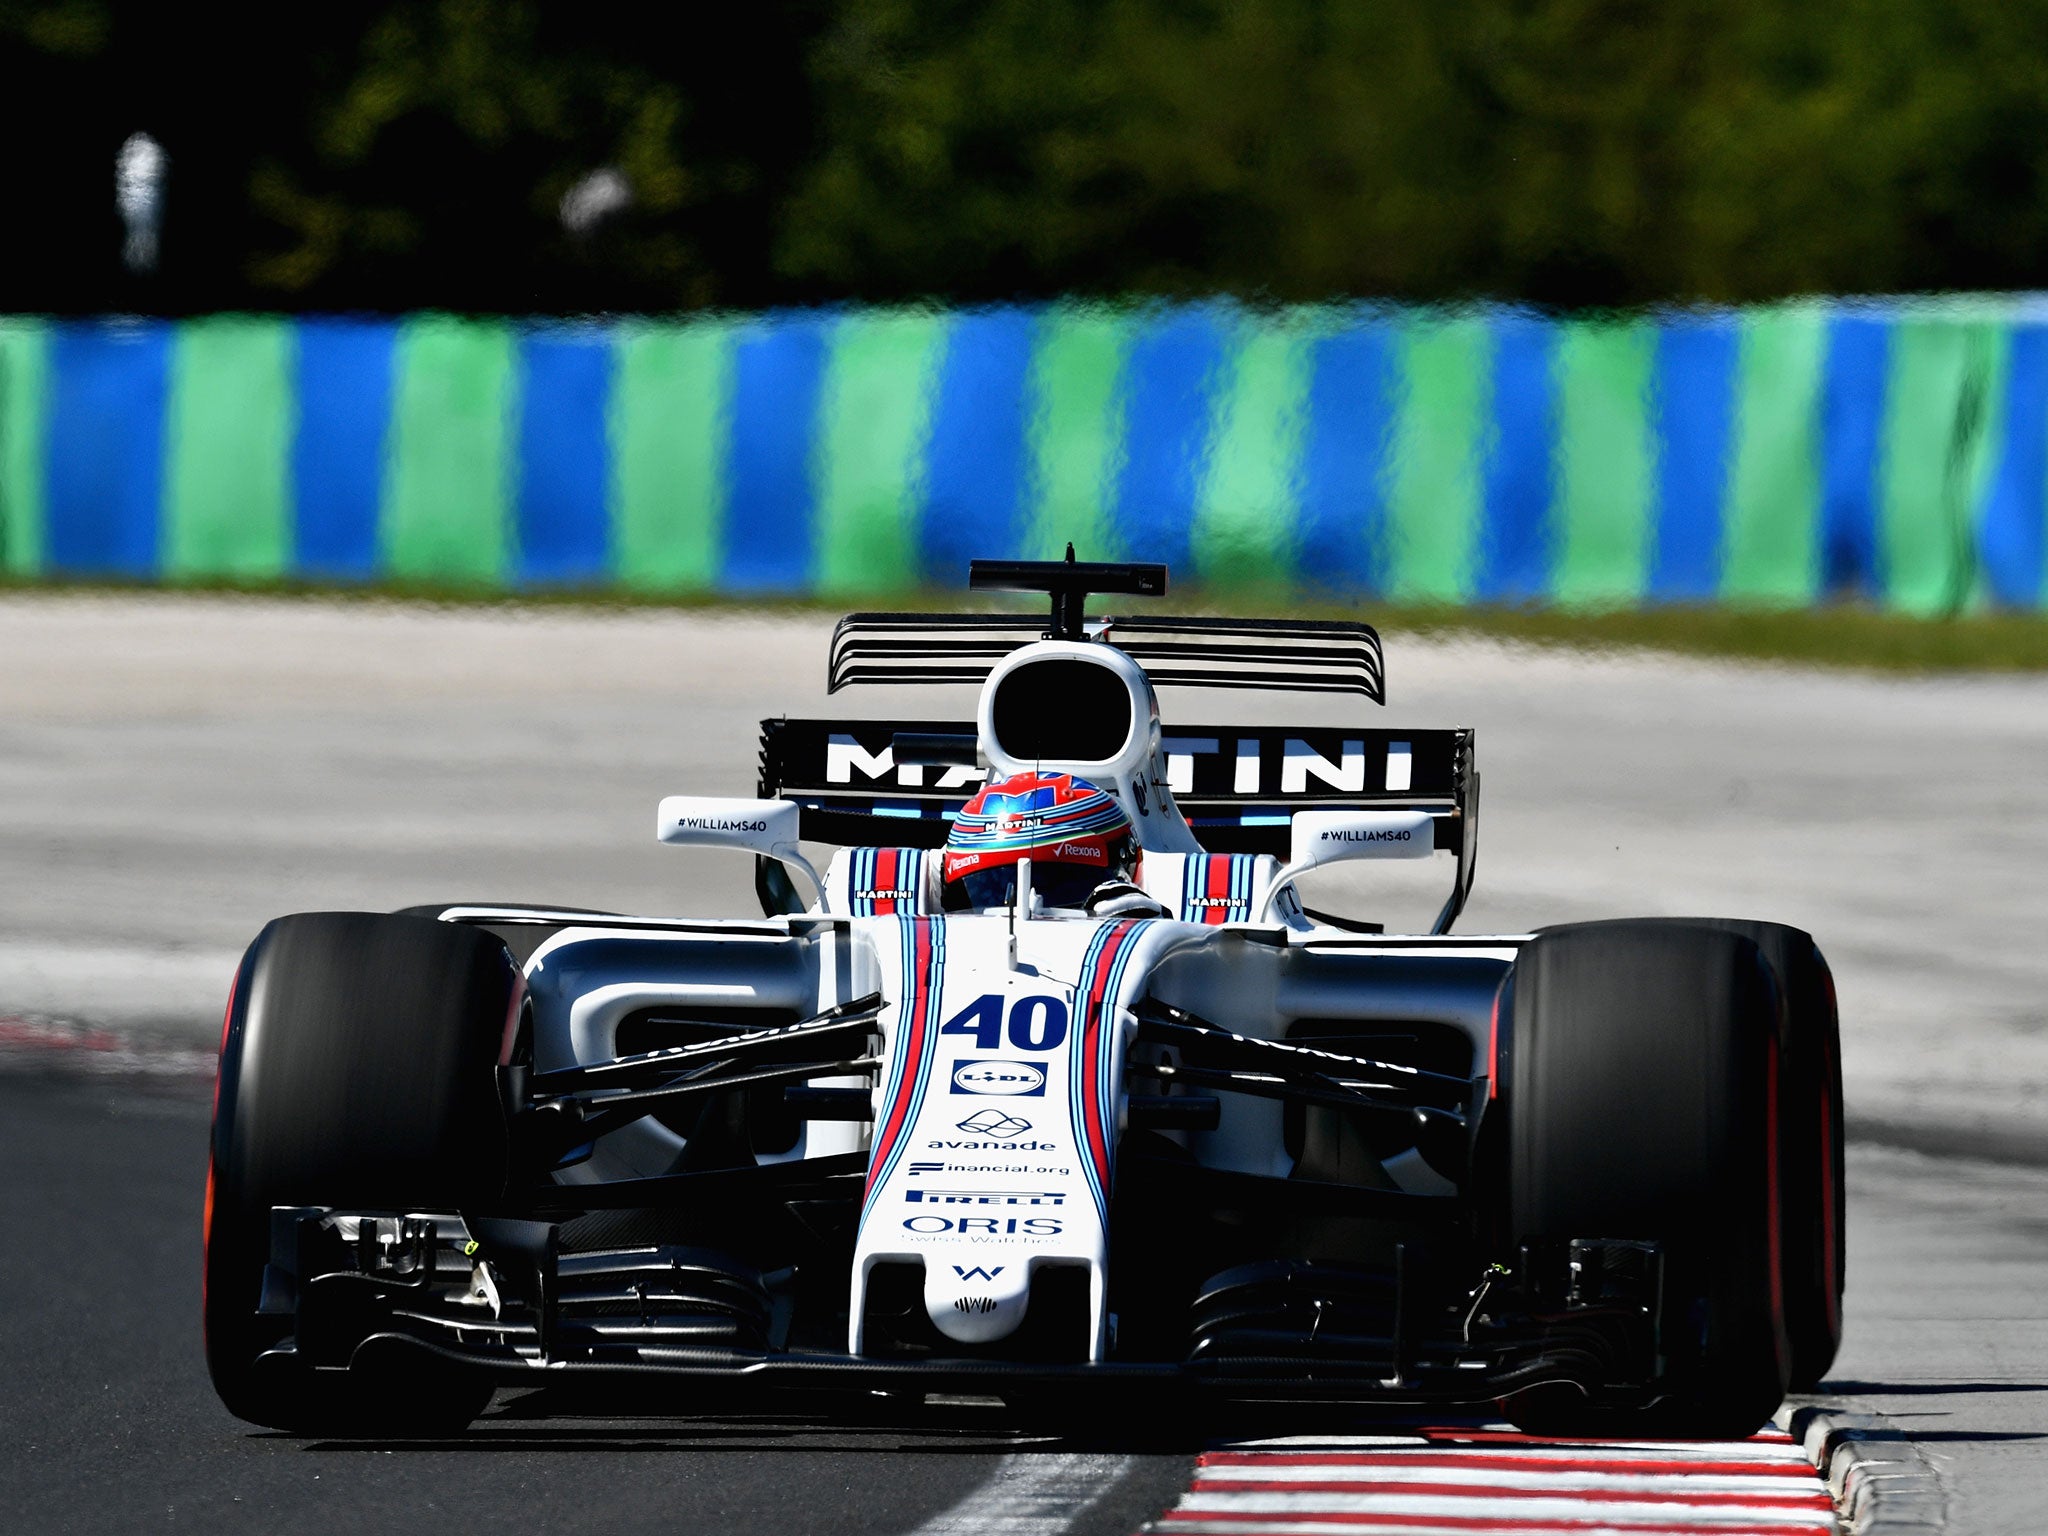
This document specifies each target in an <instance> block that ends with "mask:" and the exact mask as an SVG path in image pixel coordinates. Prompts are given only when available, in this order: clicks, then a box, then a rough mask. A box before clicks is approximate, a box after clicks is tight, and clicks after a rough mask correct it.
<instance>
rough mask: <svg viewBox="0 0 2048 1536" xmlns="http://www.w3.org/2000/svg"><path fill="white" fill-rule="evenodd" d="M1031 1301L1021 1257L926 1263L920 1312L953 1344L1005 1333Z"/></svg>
mask: <svg viewBox="0 0 2048 1536" xmlns="http://www.w3.org/2000/svg"><path fill="white" fill-rule="evenodd" d="M1030 1302H1031V1268H1030V1265H1029V1264H1027V1263H1026V1262H1024V1261H1023V1260H1022V1259H1010V1260H1008V1261H1006V1262H1004V1263H1000V1264H948V1263H943V1262H942V1263H931V1264H927V1265H925V1271H924V1309H925V1312H926V1313H927V1314H928V1315H929V1316H930V1317H931V1320H932V1326H933V1327H935V1328H937V1329H938V1330H939V1332H941V1333H943V1334H944V1335H945V1336H946V1337H947V1338H949V1339H951V1340H953V1342H954V1343H956V1344H992V1343H994V1342H995V1341H996V1340H997V1339H1007V1338H1008V1337H1009V1336H1010V1335H1011V1334H1013V1333H1015V1332H1016V1331H1017V1329H1018V1327H1019V1325H1021V1324H1022V1323H1023V1321H1024V1311H1025V1308H1026V1307H1028V1306H1029V1305H1030Z"/></svg>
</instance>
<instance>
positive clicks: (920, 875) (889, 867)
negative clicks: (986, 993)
mask: <svg viewBox="0 0 2048 1536" xmlns="http://www.w3.org/2000/svg"><path fill="white" fill-rule="evenodd" d="M924 859H925V850H924V849H922V848H858V849H855V850H854V855H853V870H852V878H851V879H850V880H849V881H848V882H847V884H848V889H849V894H850V896H851V899H852V906H853V915H854V916H855V917H902V916H905V915H907V914H909V913H913V912H915V911H916V910H917V906H918V899H919V893H920V892H921V891H922V890H923V888H924ZM906 995H908V994H906Z"/></svg>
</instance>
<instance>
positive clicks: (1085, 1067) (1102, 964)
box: [1067, 918, 1153, 1228]
mask: <svg viewBox="0 0 2048 1536" xmlns="http://www.w3.org/2000/svg"><path fill="white" fill-rule="evenodd" d="M1152 921H1153V920H1152V919H1149V918H1141V919H1135V920H1134V919H1126V920H1124V921H1122V922H1115V923H1106V924H1104V925H1103V926H1102V927H1101V928H1100V929H1098V930H1097V932H1096V934H1095V937H1094V939H1093V940H1092V941H1091V942H1090V943H1089V945H1088V954H1087V957H1086V958H1085V959H1084V960H1083V961H1082V962H1081V978H1080V980H1079V982H1078V983H1077V984H1076V985H1075V988H1074V998H1075V1001H1076V1003H1077V1004H1078V1005H1079V1007H1080V1010H1081V1020H1080V1027H1079V1028H1078V1029H1076V1030H1075V1031H1074V1034H1073V1043H1072V1046H1071V1049H1072V1051H1073V1056H1072V1058H1071V1060H1070V1063H1069V1069H1068V1073H1067V1093H1068V1098H1069V1103H1068V1112H1069V1114H1070V1115H1071V1117H1072V1119H1073V1123H1074V1129H1075V1131H1076V1132H1077V1133H1078V1135H1079V1139H1080V1143H1081V1148H1080V1149H1081V1151H1082V1152H1083V1153H1084V1154H1085V1155H1084V1156H1083V1157H1082V1158H1081V1171H1082V1172H1083V1174H1085V1175H1086V1177H1087V1179H1088V1190H1089V1193H1090V1194H1092V1195H1093V1196H1094V1197H1095V1209H1096V1212H1097V1214H1098V1215H1099V1216H1100V1218H1101V1220H1102V1222H1103V1225H1104V1226H1105V1228H1106V1227H1107V1226H1108V1224H1109V1188H1110V1175H1111V1172H1112V1169H1113V1161H1114V1157H1115V1152H1116V1101H1115V1097H1114V1086H1115V1082H1116V1073H1115V1064H1116V1056H1115V1053H1116V1052H1117V1051H1118V1050H1119V1049H1120V1048H1121V1044H1122V1042H1121V1041H1120V1040H1119V1039H1118V1037H1117V1029H1116V1003H1117V999H1118V998H1119V997H1120V996H1121V995H1122V991H1123V981H1124V971H1125V969H1126V967H1127V965H1128V962H1129V960H1130V957H1131V954H1132V952H1133V951H1135V950H1136V948H1137V947H1138V946H1137V939H1138V936H1139V935H1140V934H1141V933H1143V932H1144V930H1145V929H1146V928H1147V927H1148V926H1150V923H1151V922H1152Z"/></svg>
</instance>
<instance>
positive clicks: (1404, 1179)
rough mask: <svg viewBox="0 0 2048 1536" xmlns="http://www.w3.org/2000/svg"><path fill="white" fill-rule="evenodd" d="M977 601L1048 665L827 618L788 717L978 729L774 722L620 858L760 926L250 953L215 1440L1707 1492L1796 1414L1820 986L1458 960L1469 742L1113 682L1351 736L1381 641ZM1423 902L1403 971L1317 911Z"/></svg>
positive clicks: (234, 1052) (1817, 1096)
mask: <svg viewBox="0 0 2048 1536" xmlns="http://www.w3.org/2000/svg"><path fill="white" fill-rule="evenodd" d="M971 579H972V584H973V585H974V586H975V587H978V588H989V589H1006V590H1013V591H1015V590H1026V591H1036V592H1040V593H1045V594H1049V595H1050V598H1051V612H1050V615H1049V617H1044V616H1040V617H1033V616H1030V615H1017V614H967V615H940V614H886V613H863V614H854V615H851V616H849V617H847V618H846V619H844V620H842V621H841V622H840V624H839V626H838V628H837V629H836V631H835V632H834V634H833V637H832V643H831V652H830V658H829V664H828V674H829V675H828V683H829V687H830V688H831V689H832V690H833V691H837V690H838V689H840V688H843V687H849V686H872V685H888V684H936V683H958V684H962V685H968V686H975V687H978V689H979V702H978V708H977V710H976V713H975V718H974V719H973V720H972V721H971V722H970V721H944V720H875V719H846V720H801V719H772V720H769V721H766V722H765V723H764V725H763V734H762V738H761V783H760V792H759V795H758V797H757V798H754V799H750V800H732V799H706V798H693V797H680V796H679V797H671V798H669V799H666V800H663V801H662V802H661V804H660V807H659V812H658V821H657V832H658V835H659V837H660V839H661V841H663V842H665V843H672V844H679V845H683V846H685V847H696V848H715V849H725V850H733V851H737V852H739V853H742V854H745V855H749V856H751V857H752V858H753V860H754V862H755V885H756V889H757V891H758V894H759V897H760V902H761V906H762V908H763V914H764V915H761V916H741V917H733V918H731V919H728V920H715V921H714V920H697V919H676V918H658V917H638V916H626V915H619V914H610V913H600V912H589V911H582V910H561V909H550V908H546V907H536V906H526V905H514V904H506V905H446V904H444V905H440V906H434V907H426V908H414V909H411V910H408V911H406V912H403V913H392V914H372V913H347V912H329V913H311V914H299V915H295V916H289V917H282V918H279V919H277V920H276V921H274V922H272V923H271V924H270V925H269V926H268V927H266V928H265V929H264V930H263V932H262V933H261V934H260V935H259V936H258V937H257V938H256V940H255V942H254V943H253V944H252V945H251V946H250V948H249V950H248V952H247V954H246V956H245V957H244V959H243V960H242V963H241V966H240V969H239V971H238V973H237V975H236V978H235V982H234V988H233V992H232V995H231V997H230V1000H229V1004H228V1010H227V1019H226V1024H225V1029H224V1034H223V1040H222V1046H221V1056H220V1074H219V1080H218V1087H217V1091H216V1110H215V1117H214V1124H213V1134H212V1146H211V1161H210V1167H209V1173H208V1184H207V1191H206V1232H205V1279H206V1285H205V1303H204V1305H205V1325H206V1353H207V1361H208V1365H209V1367H210V1369H211V1372H212V1377H213V1381H214V1384H215V1386H216V1388H217V1389H218V1391H219V1393H220V1396H221V1398H222V1400H223V1401H224V1402H225V1403H226V1405H227V1406H228V1407H229V1408H230V1409H231V1410H232V1411H233V1412H234V1413H236V1414H238V1415H240V1416H241V1417H243V1418H245V1419H248V1420H251V1421H254V1422H256V1423H259V1424H266V1425H274V1426H279V1427H283V1428H287V1429H295V1430H318V1431H321V1432H328V1433H350V1432H362V1433H377V1434H387V1433H391V1432H393V1431H394V1430H398V1429H403V1428H412V1429H417V1430H422V1431H427V1430H446V1429H448V1428H451V1427H457V1426H460V1425H461V1424H464V1423H466V1422H468V1421H469V1420H470V1419H471V1418H473V1417H474V1416H476V1415H477V1414H478V1413H480V1412H481V1411H482V1410H483V1408H484V1407H485V1406H486V1405H487V1404H488V1402H489V1400H490V1397H491V1394H492V1393H493V1391H494V1390H495V1389H497V1388H498V1387H507V1386H521V1385H525V1386H561V1385H566V1384H569V1383H572V1382H573V1383H577V1384H579V1386H580V1387H582V1388H587V1389H588V1390H584V1391H580V1392H578V1393H570V1394H553V1395H551V1396H554V1397H556V1398H557V1400H559V1401H562V1402H586V1403H590V1402H594V1403H599V1404H602V1403H604V1402H606V1401H608V1400H612V1399H611V1396H610V1395H611V1394H612V1393H614V1391H615V1390H622V1389H623V1388H624V1387H625V1386H626V1384H627V1383H629V1382H630V1383H633V1384H635V1386H636V1389H638V1390H641V1391H644V1392H649V1393H652V1394H654V1396H655V1398H656V1399H657V1400H658V1401H663V1402H668V1403H671V1404H673V1405H674V1406H675V1408H676V1409H677V1411H689V1412H704V1411H717V1410H718V1409H719V1408H720V1406H721V1405H726V1404H732V1403H737V1402H739V1401H741V1400H742V1399H743V1398H744V1400H746V1401H749V1402H753V1401H758V1400H760V1398H761V1397H762V1396H764V1395H770V1394H772V1393H773V1392H786V1393H789V1394H802V1393H805V1392H811V1393H814V1394H819V1395H818V1396H816V1397H814V1398H813V1399H812V1401H813V1402H816V1403H820V1404H824V1403H830V1402H834V1401H838V1402H844V1401H845V1400H846V1398H847V1396H848V1394H853V1395H857V1396H862V1397H866V1396H870V1395H873V1394H888V1395H894V1396H895V1397H896V1398H897V1399H899V1400H901V1399H910V1398H917V1397H921V1396H922V1395H925V1394H935V1393H937V1394H963V1393H964V1394H968V1395H973V1396H978V1397H989V1398H997V1399H1001V1400H1003V1401H1004V1402H1007V1403H1010V1404H1014V1405H1019V1406H1020V1408H1022V1409H1024V1410H1025V1411H1043V1410H1045V1409H1047V1408H1049V1407H1056V1406H1057V1405H1060V1404H1062V1403H1074V1404H1079V1403H1082V1402H1086V1403H1088V1404H1091V1405H1094V1406H1097V1407H1099V1406H1100V1405H1102V1404H1105V1403H1111V1402H1120V1401H1124V1400H1126V1399H1127V1398H1133V1397H1140V1396H1143V1395H1144V1394H1147V1393H1164V1394H1168V1395H1169V1396H1170V1398H1171V1400H1172V1401H1173V1402H1175V1403H1176V1404H1179V1405H1183V1406H1184V1405H1187V1404H1200V1403H1215V1404H1218V1405H1224V1404H1235V1405H1244V1404H1253V1405H1257V1404H1304V1403H1309V1404H1312V1403H1342V1404H1381V1403H1385V1404H1410V1405H1413V1404H1438V1405H1446V1404H1466V1405H1472V1404H1482V1405H1484V1404H1498V1405H1501V1407H1502V1409H1503V1410H1504V1411H1505V1412H1506V1413H1507V1414H1508V1415H1509V1416H1510V1417H1511V1418H1513V1419H1514V1420H1515V1421H1516V1422H1518V1423H1521V1424H1523V1425H1525V1426H1527V1427H1531V1428H1543V1429H1546V1430H1550V1431H1554V1432H1570V1431H1574V1430H1577V1431H1584V1432H1602V1433H1607V1432H1615V1431H1616V1430H1620V1431H1623V1432H1631V1431H1650V1430H1655V1431H1657V1432H1659V1433H1698V1434H1743V1433H1747V1432H1748V1431H1750V1430H1753V1429H1754V1428H1755V1427H1756V1426H1757V1425H1758V1424H1759V1423H1760V1422H1761V1421H1762V1420H1763V1419H1764V1418H1765V1417H1767V1416H1768V1415H1769V1413H1770V1412H1771V1411H1772V1410H1773V1409H1774V1408H1775V1407H1776V1406H1777V1404H1778V1402H1779V1401H1780V1399H1781V1397H1782V1395H1783V1394H1784V1392H1785V1391H1786V1390H1787V1389H1788V1387H1791V1388H1800V1387H1810V1386H1812V1385H1813V1384H1814V1383H1815V1382H1817V1380H1818V1379H1819V1378H1820V1376H1821V1374H1822V1373H1823V1372H1824V1371H1825V1370H1826V1369H1827V1367H1828V1365H1829V1363H1830V1361H1831V1360H1832V1358H1833V1355H1834V1352H1835V1347H1836V1344H1837V1341H1838V1339H1839V1335H1840V1319H1841V1296H1842V1283H1843V1251H1842V1137H1841V1114H1840V1104H1841V1100H1840V1094H1841V1089H1840V1071H1839V1064H1838V1051H1837V1042H1836V1019H1835V1003H1834V993H1833V986H1832V983H1831V981H1830V978H1829V974H1828V969H1827V966H1826V964H1825V963H1824V961H1823V960H1822V958H1821V956H1820V953H1819V951H1818V950H1817V949H1816V947H1815V945H1814V943H1813V941H1812V939H1811V938H1809V937H1808V936H1807V935H1806V934H1805V933H1802V932H1800V931H1798V930H1796V929H1793V928H1789V927H1784V926H1780V925H1777V924H1772V923H1764V922H1750V921H1732V920H1721V919H1699V920H1690V919H1645V920H1626V921H1609V922H1592V923H1574V924H1569V925H1565V926H1560V927H1552V928H1547V929H1543V930H1541V931H1538V932H1536V933H1533V934H1517V935H1490V936H1484V937H1459V936H1454V935H1453V934H1452V931H1451V930H1452V926H1453V923H1454V921H1455V919H1456V918H1457V916H1458V914H1459V912H1460V909H1461V908H1462V907H1463V905H1464V903H1465V900H1466V896H1467V893H1468V892H1469V890H1470V889H1471V882H1472V877H1473V870H1474V866H1475V860H1476V854H1477V848H1478V811H1479V775H1478V773H1477V771H1476V769H1475V767H1474V764H1473V736H1472V733H1471V731H1469V730H1391V729H1386V728H1382V727H1377V726H1369V725H1363V724H1361V725H1349V724H1344V725H1336V726H1330V725H1318V726H1314V727H1310V726H1303V727H1299V728H1295V727H1287V728H1281V729H1273V728H1265V727H1246V726H1235V725H1228V724H1198V725H1188V724H1182V723H1179V722H1170V723H1169V722H1166V721H1163V720H1162V718H1161V715H1160V710H1159V704H1158V700H1157V696H1156V694H1155V692H1154V688H1155V685H1157V684H1173V685H1177V686H1195V687H1206V688H1214V689H1282V690H1298V691H1304V692H1309V693H1324V694H1335V695H1338V696H1341V697H1346V698H1351V699H1358V700H1363V701H1365V702H1367V703H1370V704H1372V705H1379V704H1381V703H1383V702H1384V686H1383V671H1382V655H1381V648H1380V643H1379V639H1378V636H1377V635H1376V634H1375V633H1374V632H1373V630H1372V629H1371V628H1370V627H1368V626H1367V625H1364V624H1361V623H1348V622H1318V621H1294V620H1241V619H1199V618H1187V617H1168V616H1140V617H1120V618H1114V619H1110V618H1090V617H1089V616H1088V615H1087V613H1086V602H1087V598H1088V597H1089V596H1090V595H1091V594H1101V593H1116V594H1125V595H1133V594H1141V595H1150V594H1156V593H1158V592H1160V591H1163V589H1164V586H1165V570H1164V568H1163V567H1160V566H1144V565H1099V564H1076V563H1074V562H1073V561H1072V552H1071V551H1069V558H1068V561H1067V562H1065V563H1059V562H1047V563H1022V562H1020V563H998V562H976V564H975V567H974V570H973V574H972V578H971ZM827 849H829V850H832V851H830V854H829V857H828V858H824V859H823V861H822V867H820V864H819V863H818V862H814V856H816V855H819V854H821V853H822V852H823V851H824V850H827ZM1440 854H1447V855H1449V857H1448V858H1447V859H1439V860H1438V861H1437V862H1438V864H1439V865H1441V866H1444V867H1446V868H1447V869H1448V871H1449V876H1450V879H1449V884H1450V889H1449V893H1448V896H1447V897H1446V899H1445V900H1444V903H1443V906H1442V909H1441V911H1440V912H1439V913H1438V915H1437V917H1436V919H1435V921H1434V922H1433V924H1432V925H1431V927H1430V930H1429V931H1428V932H1427V933H1392V932H1386V931H1383V930H1382V928H1381V927H1380V925H1379V924H1378V923H1375V922H1373V921H1370V920H1366V919H1364V918H1360V917H1352V916H1339V915H1333V914H1328V913H1325V912H1323V911H1321V910H1319V909H1318V908H1316V907H1313V906H1311V905H1309V904H1308V900H1309V898H1307V897H1306V896H1305V895H1304V889H1303V886H1302V883H1301V882H1302V880H1303V877H1304V876H1308V875H1310V874H1312V873H1313V872H1315V871H1318V870H1320V869H1322V868H1324V867H1326V866H1330V865H1333V864H1338V863H1355V864H1358V865H1360V866H1361V868H1360V870H1359V871H1358V873H1359V874H1362V875H1366V876H1368V877H1369V876H1370V874H1371V870H1370V868H1369V867H1368V866H1370V865H1371V864H1372V863H1374V862H1375V861H1381V860H1404V859H1420V858H1428V857H1430V856H1432V855H1440ZM1353 883H1354V884H1356V876H1354V879H1353ZM1311 884H1314V882H1311ZM834 1394H837V1396H836V1398H835V1397H834Z"/></svg>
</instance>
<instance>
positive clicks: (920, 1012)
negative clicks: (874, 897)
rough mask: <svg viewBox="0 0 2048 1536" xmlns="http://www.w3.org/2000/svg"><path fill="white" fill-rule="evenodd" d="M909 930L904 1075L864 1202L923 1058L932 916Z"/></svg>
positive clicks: (872, 1158)
mask: <svg viewBox="0 0 2048 1536" xmlns="http://www.w3.org/2000/svg"><path fill="white" fill-rule="evenodd" d="M910 933H911V945H912V949H911V973H912V975H914V976H915V977H916V978H917V980H916V982H915V983H914V984H913V986H912V988H911V995H910V996H909V997H907V998H905V999H904V1000H903V1007H902V1012H901V1013H900V1015H899V1017H900V1018H901V1019H902V1020H903V1030H902V1032H901V1038H900V1040H899V1041H898V1044H897V1051H898V1054H899V1057H900V1059H901V1060H902V1062H903V1075H902V1076H901V1077H899V1078H898V1079H897V1080H896V1097H895V1098H894V1099H893V1100H892V1101H891V1102H890V1104H889V1107H888V1111H887V1119H886V1120H885V1121H884V1122H883V1125H882V1129H881V1132H880V1134H879V1135H877V1136H876V1137H875V1142H874V1150H873V1151H872V1152H871V1153H870V1154H869V1156H868V1183H867V1189H866V1192H865V1193H864V1194H863V1196H862V1203H863V1204H865V1203H866V1200H867V1199H868V1198H869V1197H871V1196H872V1195H873V1194H874V1192H875V1184H876V1181H877V1180H878V1179H880V1178H881V1176H882V1169H883V1168H884V1167H886V1166H887V1164H888V1161H889V1154H890V1153H891V1152H892V1151H893V1150H894V1149H895V1146H896V1142H897V1140H898V1139H899V1138H900V1137H901V1136H902V1134H903V1129H904V1122H905V1121H906V1120H907V1119H908V1118H909V1114H910V1101H911V1099H912V1098H913V1097H914V1096H915V1089H916V1086H917V1072H918V1066H919V1063H920V1062H921V1061H922V1060H923V1059H924V1022H925V996H926V994H927V993H928V992H929V991H930V990H931V979H932V978H931V963H932V958H931V957H932V941H931V920H930V919H918V920H915V921H913V922H912V923H911V925H910Z"/></svg>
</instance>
